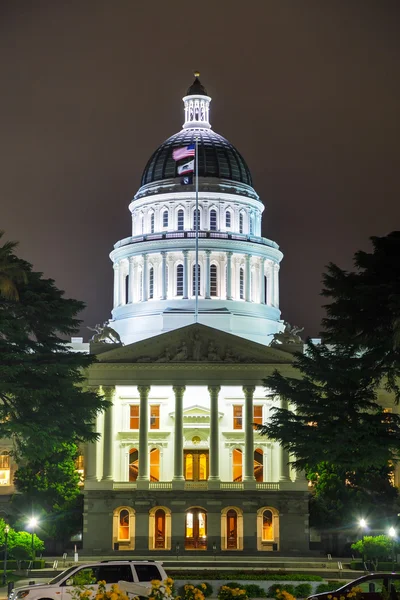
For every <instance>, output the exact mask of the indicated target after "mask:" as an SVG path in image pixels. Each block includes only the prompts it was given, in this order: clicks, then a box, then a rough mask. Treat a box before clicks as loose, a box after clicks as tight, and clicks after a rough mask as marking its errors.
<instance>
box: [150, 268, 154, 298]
mask: <svg viewBox="0 0 400 600" xmlns="http://www.w3.org/2000/svg"><path fill="white" fill-rule="evenodd" d="M149 298H154V269H153V267H150V269H149Z"/></svg>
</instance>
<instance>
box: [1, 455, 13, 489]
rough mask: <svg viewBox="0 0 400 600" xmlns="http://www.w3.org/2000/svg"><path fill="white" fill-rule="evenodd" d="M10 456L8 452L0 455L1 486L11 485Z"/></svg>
mask: <svg viewBox="0 0 400 600" xmlns="http://www.w3.org/2000/svg"><path fill="white" fill-rule="evenodd" d="M10 482H11V478H10V454H9V452H7V451H6V450H4V451H3V452H1V453H0V485H10Z"/></svg>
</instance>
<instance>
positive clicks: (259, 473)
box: [254, 448, 264, 481]
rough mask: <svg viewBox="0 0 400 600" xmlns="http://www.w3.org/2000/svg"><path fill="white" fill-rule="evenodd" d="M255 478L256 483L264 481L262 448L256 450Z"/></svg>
mask: <svg viewBox="0 0 400 600" xmlns="http://www.w3.org/2000/svg"><path fill="white" fill-rule="evenodd" d="M254 477H255V480H256V481H264V453H263V451H262V450H261V448H256V449H255V450H254Z"/></svg>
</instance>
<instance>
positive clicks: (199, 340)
mask: <svg viewBox="0 0 400 600" xmlns="http://www.w3.org/2000/svg"><path fill="white" fill-rule="evenodd" d="M97 358H98V361H99V362H100V363H153V364H154V363H160V364H162V363H164V364H165V363H171V364H174V363H192V364H193V363H204V364H207V363H212V364H215V363H216V364H218V363H221V364H229V363H230V364H234V363H241V364H245V363H258V364H291V363H292V362H293V354H292V353H291V352H288V351H284V350H281V349H278V348H276V347H271V346H264V345H262V344H258V343H257V342H253V341H251V340H247V339H245V338H242V337H240V336H237V335H232V334H231V333H226V332H225V331H221V330H219V329H214V328H213V327H209V326H207V325H202V324H193V325H187V326H185V327H181V328H180V329H174V330H173V331H168V332H166V333H162V334H161V335H158V336H155V337H151V338H148V339H146V340H141V341H139V342H135V343H133V344H129V345H127V346H122V347H121V346H119V347H117V348H115V347H114V348H113V349H111V350H108V351H105V352H102V353H101V354H99V355H98V356H97Z"/></svg>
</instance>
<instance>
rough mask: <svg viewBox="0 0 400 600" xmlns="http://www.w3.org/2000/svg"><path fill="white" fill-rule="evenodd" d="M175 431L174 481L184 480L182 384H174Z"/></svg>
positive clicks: (183, 387)
mask: <svg viewBox="0 0 400 600" xmlns="http://www.w3.org/2000/svg"><path fill="white" fill-rule="evenodd" d="M172 389H173V390H174V394H175V431H174V478H173V480H174V481H184V480H185V478H184V476H183V394H184V393H185V389H186V388H185V386H184V385H174V387H173V388H172Z"/></svg>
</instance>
